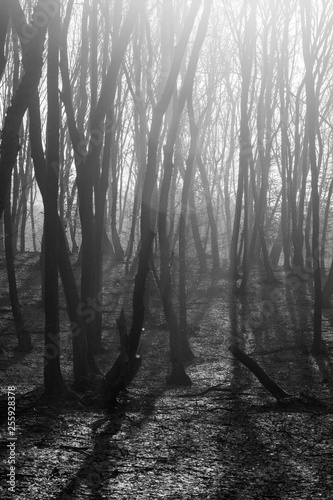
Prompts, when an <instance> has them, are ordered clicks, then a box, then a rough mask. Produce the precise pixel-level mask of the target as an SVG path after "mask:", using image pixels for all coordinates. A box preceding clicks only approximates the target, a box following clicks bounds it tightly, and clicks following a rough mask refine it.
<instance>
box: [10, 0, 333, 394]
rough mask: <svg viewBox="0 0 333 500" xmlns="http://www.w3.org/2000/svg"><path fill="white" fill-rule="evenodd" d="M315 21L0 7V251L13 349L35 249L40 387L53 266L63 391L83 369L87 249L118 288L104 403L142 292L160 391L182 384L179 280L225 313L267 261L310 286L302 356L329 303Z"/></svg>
mask: <svg viewBox="0 0 333 500" xmlns="http://www.w3.org/2000/svg"><path fill="white" fill-rule="evenodd" d="M332 27H333V6H332V3H331V2H330V1H325V0H322V1H320V2H305V1H304V2H303V1H289V0H285V1H282V2H281V1H277V0H272V1H270V2H267V1H260V0H257V1H246V0H245V1H232V2H228V1H221V0H193V1H184V0H173V1H171V0H170V1H169V0H163V1H154V0H132V1H126V0H124V1H109V0H103V1H97V0H81V1H79V2H74V1H73V0H68V1H66V2H59V1H57V0H40V1H37V2H34V1H32V0H25V1H18V0H2V1H1V2H0V76H1V82H0V114H1V122H2V135H1V157H0V214H1V215H3V221H4V223H3V224H1V238H0V245H1V250H2V251H5V253H6V259H7V267H8V280H9V288H10V297H11V303H12V309H13V313H14V317H15V326H16V330H17V334H18V341H19V345H20V347H21V348H22V349H29V348H30V347H31V341H30V335H29V332H28V331H27V330H26V329H25V327H24V318H22V316H21V313H20V307H19V297H18V294H17V289H16V283H15V264H14V255H15V252H24V251H27V250H29V251H30V250H32V251H34V252H39V251H41V267H42V276H43V278H42V280H43V287H42V288H43V302H44V307H45V369H44V381H45V390H46V392H49V393H59V392H60V393H61V392H62V391H65V390H66V385H65V383H64V381H63V379H62V375H61V367H60V361H59V359H60V358H59V352H60V346H61V342H60V331H59V330H60V328H59V310H58V309H59V308H58V295H59V291H58V273H59V274H60V277H61V280H62V286H63V289H64V294H65V297H66V303H67V310H68V315H69V322H70V324H71V328H72V333H73V334H72V342H73V369H74V379H75V382H76V384H78V385H81V384H82V383H83V381H84V380H86V379H90V378H96V377H98V376H99V375H100V372H99V369H98V366H97V364H96V361H95V359H94V354H95V353H97V352H99V351H100V350H101V349H102V326H103V304H104V305H105V301H103V300H104V299H103V294H102V292H101V290H102V284H103V281H102V278H103V255H104V257H105V258H108V259H112V261H113V262H122V263H123V266H124V281H123V284H122V286H123V285H124V283H125V285H124V286H125V288H126V287H130V289H131V293H133V300H132V305H131V311H130V314H131V315H132V317H131V322H130V323H131V324H130V327H129V331H127V326H126V320H125V315H124V314H123V313H122V314H121V315H120V316H119V320H118V328H119V333H120V339H121V353H120V355H119V357H118V358H117V360H116V362H115V364H114V366H113V367H112V368H111V370H110V372H109V373H108V374H107V376H106V378H105V379H104V382H103V384H102V389H101V391H102V393H103V394H104V395H105V396H106V397H107V399H109V400H114V399H115V397H116V396H117V394H118V393H119V390H121V388H123V387H124V386H126V384H128V383H129V382H130V380H131V379H132V378H133V376H134V375H135V373H136V371H137V369H138V367H139V365H140V358H139V356H138V355H137V349H138V345H139V341H140V335H141V331H142V327H143V323H144V321H145V318H146V317H145V311H146V313H147V311H148V302H147V300H148V299H147V296H148V295H149V294H148V293H147V288H149V283H150V281H151V280H153V281H154V282H155V284H156V286H157V287H158V289H159V292H160V299H161V302H162V306H163V311H164V314H165V318H166V321H167V324H168V328H169V331H170V348H171V372H170V374H169V377H168V382H169V383H175V384H178V383H190V379H189V377H188V376H187V374H186V372H185V368H184V362H185V361H186V360H191V359H192V358H193V353H192V351H191V348H190V344H189V341H188V335H187V333H188V325H187V290H188V286H189V281H190V276H191V275H192V273H197V275H198V276H199V279H200V276H201V277H202V276H207V275H208V274H211V276H212V279H213V281H214V280H218V279H229V280H230V293H231V301H232V300H236V299H235V297H236V295H239V294H246V291H247V285H248V280H249V278H250V277H251V271H252V269H253V266H257V265H261V266H263V268H264V271H265V274H266V280H267V282H269V283H271V284H273V285H278V280H277V279H276V277H275V270H276V268H277V267H278V266H282V267H283V268H284V270H285V271H286V272H287V273H290V276H289V279H290V280H291V281H292V280H294V281H293V283H294V282H295V280H296V282H297V283H299V282H302V281H304V280H305V281H306V280H311V281H312V282H313V284H314V322H313V333H314V337H313V339H314V340H313V349H314V350H315V351H320V349H321V310H322V305H323V303H324V305H325V306H329V305H330V300H331V295H332V291H333V267H332V257H333V252H332V218H331V216H330V201H331V195H332V189H333V177H332V173H333V172H332V143H333V140H332V139H333V136H332V124H331V119H332V90H331V89H332V85H331V83H332V76H333V73H332V61H333V38H332V33H333V30H332ZM70 254H77V260H78V263H79V265H80V269H81V279H80V289H78V286H77V282H76V280H75V277H74V273H73V266H72V263H71V260H70ZM327 274H328V276H327ZM134 276H135V279H134ZM131 280H132V281H131ZM133 280H134V282H133ZM147 280H148V281H147ZM291 281H290V283H291ZM132 282H133V283H134V285H133V286H132ZM130 283H131V285H129V284H130ZM132 288H133V290H132ZM92 304H95V306H92ZM274 307H275V302H274V300H271V301H270V303H269V304H266V305H264V306H263V308H262V310H261V312H260V314H261V317H262V318H264V317H266V316H267V315H268V314H270V311H271V310H272V311H273V310H274ZM89 311H90V312H91V311H93V314H90V312H89ZM119 312H120V311H119ZM124 313H125V314H128V313H129V312H128V311H126V310H125V311H124ZM251 314H252V313H251ZM250 316H251V315H250ZM250 316H249V319H248V321H252V326H253V327H256V325H258V324H259V323H258V321H259V320H258V321H257V320H256V319H255V317H254V316H253V314H252V316H251V317H250ZM88 317H89V321H88V320H87V318H88ZM251 318H252V319H251ZM260 321H261V320H260ZM260 321H259V322H260ZM234 327H235V328H236V330H237V325H235V324H234ZM232 336H234V338H236V337H237V331H233V332H232ZM50 352H52V355H50V354H48V353H50Z"/></svg>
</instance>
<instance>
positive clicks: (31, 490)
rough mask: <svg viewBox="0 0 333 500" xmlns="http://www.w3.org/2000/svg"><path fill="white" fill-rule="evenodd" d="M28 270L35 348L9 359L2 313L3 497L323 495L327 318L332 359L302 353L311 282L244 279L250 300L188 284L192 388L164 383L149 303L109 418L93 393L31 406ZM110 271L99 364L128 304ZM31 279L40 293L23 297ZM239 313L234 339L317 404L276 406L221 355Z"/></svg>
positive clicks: (163, 353)
mask: <svg viewBox="0 0 333 500" xmlns="http://www.w3.org/2000/svg"><path fill="white" fill-rule="evenodd" d="M25 262H26V261H25ZM33 262H34V259H32V262H31V266H30V271H29V272H28V270H27V268H25V270H24V269H23V270H22V273H21V275H20V278H19V279H20V280H21V281H22V286H21V294H22V295H21V296H22V297H26V298H22V302H23V309H24V312H25V314H26V317H28V319H29V322H30V323H29V324H30V325H33V343H34V351H33V352H32V353H30V354H28V355H22V354H19V353H15V352H14V351H13V347H14V346H15V343H16V342H15V337H14V336H13V335H12V334H10V332H11V331H12V323H10V319H9V313H8V312H5V313H2V316H1V318H2V319H1V322H2V323H1V324H2V327H3V328H2V332H3V334H2V337H1V346H2V348H3V351H4V352H3V354H2V355H1V357H0V361H1V372H0V384H1V391H2V394H3V395H4V397H3V398H2V401H1V413H2V415H3V416H4V417H5V411H6V402H7V399H6V396H5V394H6V391H7V386H8V385H15V386H16V399H17V416H16V425H17V431H16V436H17V441H16V494H17V495H18V496H11V495H10V494H9V492H8V487H7V484H6V480H7V478H6V474H7V473H8V464H7V463H6V461H7V459H8V448H7V440H6V430H7V429H6V424H7V422H6V420H5V419H2V421H1V422H2V427H1V429H2V436H3V440H2V443H1V449H0V456H1V460H2V465H1V469H0V478H1V483H0V485H1V495H2V498H19V499H30V498H31V499H34V500H35V499H36V500H39V499H45V498H49V499H70V498H73V499H85V498H89V499H115V500H116V499H117V500H118V499H150V498H151V499H158V498H163V499H172V500H174V499H193V498H201V499H219V498H222V499H223V498H225V499H240V500H243V499H268V498H272V499H285V500H289V499H317V498H318V499H319V498H324V499H331V498H332V491H333V476H332V471H333V456H332V444H333V410H332V405H333V403H332V390H333V384H332V381H333V376H332V352H333V350H332V348H333V345H332V343H333V342H332V334H331V331H332V324H331V318H330V317H329V315H328V316H325V320H324V327H323V329H324V334H323V335H324V341H325V345H326V347H327V351H328V353H329V354H325V355H323V356H320V357H314V356H312V354H311V353H310V347H311V333H310V328H311V307H312V303H311V284H310V281H308V282H305V283H302V284H300V285H299V286H298V287H296V286H295V284H294V285H292V286H291V285H290V280H288V279H287V278H286V277H284V276H283V275H282V274H281V276H280V278H281V280H282V281H283V284H282V285H281V286H280V287H278V288H275V289H273V288H271V287H268V286H263V287H261V286H259V285H254V284H252V285H251V288H250V292H249V294H248V297H247V299H248V300H247V303H245V302H243V301H242V300H241V299H238V300H237V303H236V305H234V304H233V303H230V301H229V294H228V282H227V281H224V280H221V281H219V282H218V283H216V284H215V285H214V287H213V288H212V286H211V285H210V283H209V282H207V283H201V284H200V286H197V287H196V291H195V293H193V294H192V295H191V297H190V302H189V311H190V319H191V322H192V325H193V330H192V336H191V344H192V346H193V350H194V351H195V354H196V360H195V362H194V363H193V364H192V365H191V366H189V367H188V368H187V372H188V374H189V375H190V377H191V379H192V381H193V386H192V387H190V388H179V389H170V388H167V387H166V385H165V375H166V373H167V369H168V361H167V352H168V333H167V331H166V330H165V329H163V324H162V318H161V315H160V314H158V307H159V305H158V302H156V303H155V307H156V310H155V316H156V318H157V322H155V323H151V324H147V325H146V328H145V332H144V334H143V339H142V354H143V363H142V367H141V369H140V372H139V374H138V376H137V378H136V379H135V380H134V382H133V383H132V384H131V386H130V388H129V391H128V393H127V394H125V395H123V396H122V400H121V401H119V405H118V407H117V408H116V409H115V410H114V411H113V412H111V413H110V412H108V411H106V410H102V409H97V408H96V407H94V406H90V405H89V398H85V399H84V400H83V401H81V403H80V404H78V403H77V402H74V401H64V402H61V403H60V404H59V403H56V402H54V401H43V400H38V401H37V396H36V388H37V390H39V391H40V393H41V391H42V387H41V380H42V361H41V360H42V352H43V347H42V344H43V334H42V331H43V314H42V311H41V310H40V309H38V308H37V302H38V300H39V296H38V286H37V284H36V283H37V282H38V281H37V280H38V271H37V270H34V269H32V264H33ZM1 272H2V271H1ZM20 272H21V271H20ZM119 272H120V270H119V268H118V269H117V268H113V269H110V273H109V282H108V283H107V288H108V291H109V293H110V300H109V301H108V304H109V305H108V313H107V314H106V318H107V325H108V327H107V329H106V331H105V332H104V345H105V346H106V347H107V350H108V352H107V353H106V354H104V355H102V356H100V357H99V364H100V366H101V367H103V369H104V370H107V369H108V367H109V366H110V363H111V361H112V359H114V357H115V356H116V354H117V345H118V340H117V333H116V331H115V328H114V326H113V325H114V318H115V316H116V314H117V311H118V306H119V304H120V302H121V301H122V300H125V303H126V304H127V302H126V300H127V299H126V297H125V299H124V298H122V297H121V295H120V294H118V295H117V293H116V292H117V286H118V285H117V284H119V281H118V278H117V273H118V274H119ZM29 273H30V274H29ZM36 273H37V274H36ZM32 278H33V279H34V281H33V282H32V283H35V284H36V290H35V291H34V292H31V293H30V294H29V293H27V292H26V293H25V292H24V290H25V289H26V288H25V287H27V286H28V285H27V283H28V281H27V280H31V279H32ZM24 279H25V280H26V281H25V284H24ZM29 282H30V281H29ZM112 294H113V295H112ZM111 296H112V297H111ZM117 297H118V298H117ZM111 298H112V300H111ZM2 300H3V303H1V307H7V308H8V301H7V302H6V297H3V298H2ZM24 301H26V302H24ZM235 313H237V314H236V315H235ZM233 314H234V316H233ZM7 316H8V317H7ZM235 318H236V319H237V325H236V326H237V333H236V334H235V335H234V337H235V336H236V337H237V339H238V342H239V344H240V345H241V346H242V348H244V350H246V352H247V353H248V354H250V355H251V356H253V357H254V358H255V359H256V360H257V361H258V362H259V363H260V364H261V365H262V366H263V368H264V369H266V370H267V371H268V372H269V374H270V375H271V376H272V377H273V378H274V379H275V380H276V381H277V382H278V383H279V384H280V385H282V387H283V388H284V389H285V390H287V391H288V392H290V393H294V394H299V393H300V392H301V391H303V392H306V393H307V394H312V395H315V396H316V397H317V398H318V399H320V401H322V402H323V403H325V404H323V405H320V404H318V403H316V402H313V403H311V404H310V403H309V404H302V403H295V402H291V403H288V404H278V403H276V402H275V401H274V400H273V399H272V398H271V397H270V396H269V395H268V394H267V393H266V392H265V391H264V389H263V388H262V387H261V386H260V384H259V382H258V381H257V380H256V379H255V378H254V377H253V376H252V375H251V374H250V373H249V372H248V371H247V370H246V369H245V368H244V367H243V366H240V365H239V363H238V362H237V361H236V360H234V359H233V358H232V356H231V355H230V353H229V352H228V350H227V347H228V345H230V342H231V341H232V340H233V339H234V338H232V336H231V331H232V329H231V323H232V322H233V326H235V324H234V321H235ZM62 333H63V338H64V340H63V346H64V347H63V350H64V354H63V358H62V366H63V373H64V376H65V377H66V379H67V380H68V381H70V379H71V354H70V350H71V348H70V337H69V330H68V321H67V318H66V314H65V311H62ZM212 386H216V387H215V388H214V389H212V390H208V391H207V392H205V393H204V394H202V393H203V392H204V391H205V390H207V389H209V388H210V387H212ZM28 391H34V392H33V393H31V395H29V394H27V393H28ZM199 393H201V394H199ZM24 394H26V396H25V397H23V395H24ZM191 394H193V396H192V397H191V396H190V395H191ZM184 395H186V396H185V397H184ZM20 398H21V399H20Z"/></svg>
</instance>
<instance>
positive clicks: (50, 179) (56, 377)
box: [44, 5, 66, 395]
mask: <svg viewBox="0 0 333 500" xmlns="http://www.w3.org/2000/svg"><path fill="white" fill-rule="evenodd" d="M59 11H60V5H58V12H57V13H56V14H55V16H54V17H53V18H52V19H51V21H50V24H49V43H48V58H47V104H48V111H47V130H46V134H47V136H46V166H47V168H46V197H45V200H44V238H45V349H44V386H45V394H56V395H59V394H62V393H63V392H65V391H66V386H65V382H64V380H63V378H62V374H61V368H60V331H59V295H58V254H57V248H58V238H57V231H55V227H56V226H57V218H58V207H57V202H58V170H59V126H60V121H59V97H58V58H59V31H60V13H59Z"/></svg>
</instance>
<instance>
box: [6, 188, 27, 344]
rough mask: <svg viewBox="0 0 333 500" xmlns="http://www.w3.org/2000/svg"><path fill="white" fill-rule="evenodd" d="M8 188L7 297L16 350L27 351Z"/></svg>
mask: <svg viewBox="0 0 333 500" xmlns="http://www.w3.org/2000/svg"><path fill="white" fill-rule="evenodd" d="M10 188H11V185H10V184H9V186H8V192H7V204H6V206H5V210H4V223H5V252H6V266H7V276H8V287H9V297H10V303H11V307H12V312H13V318H14V324H15V331H16V335H17V340H18V347H17V348H18V350H19V351H22V352H29V351H31V349H32V344H31V336H30V333H29V331H28V330H26V328H25V326H24V319H23V316H22V311H21V306H20V303H19V298H18V293H17V286H16V274H15V265H14V251H13V238H12V223H11V211H10Z"/></svg>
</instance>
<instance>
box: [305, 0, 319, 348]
mask: <svg viewBox="0 0 333 500" xmlns="http://www.w3.org/2000/svg"><path fill="white" fill-rule="evenodd" d="M301 14H302V35H303V55H304V62H305V68H306V74H305V87H306V105H307V114H308V116H309V117H311V118H310V119H309V159H310V166H311V199H312V266H313V282H314V289H315V293H314V295H315V296H314V313H313V344H312V350H313V352H314V353H320V352H321V320H322V318H321V272H320V248H319V227H320V210H319V208H320V204H319V193H318V166H317V159H316V130H317V125H318V121H317V116H318V104H317V101H316V95H315V87H314V76H313V73H312V72H313V63H314V54H311V52H310V40H311V14H310V5H308V4H304V5H302V10H301Z"/></svg>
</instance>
